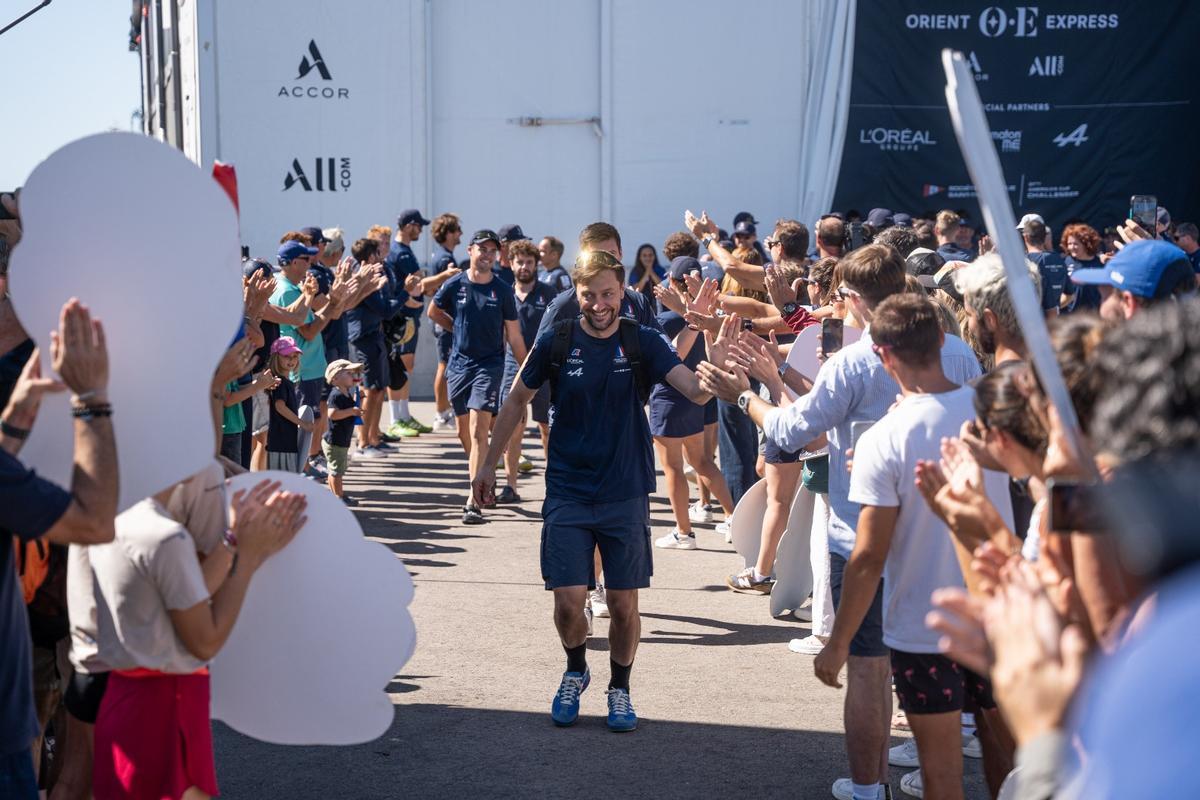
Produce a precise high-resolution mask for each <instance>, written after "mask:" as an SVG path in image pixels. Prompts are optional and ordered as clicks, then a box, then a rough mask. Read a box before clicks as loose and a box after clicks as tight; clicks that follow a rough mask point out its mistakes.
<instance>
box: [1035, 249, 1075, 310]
mask: <svg viewBox="0 0 1200 800" xmlns="http://www.w3.org/2000/svg"><path fill="white" fill-rule="evenodd" d="M1026 258H1028V259H1029V260H1030V261H1032V262H1033V263H1034V265H1036V266H1037V268H1038V273H1040V274H1041V276H1042V310H1044V311H1049V310H1050V309H1052V308H1058V300H1059V296H1060V295H1062V293H1063V288H1064V287H1065V286H1066V285H1067V262H1065V261H1063V257H1062V256H1060V255H1059V254H1058V253H1027V254H1026Z"/></svg>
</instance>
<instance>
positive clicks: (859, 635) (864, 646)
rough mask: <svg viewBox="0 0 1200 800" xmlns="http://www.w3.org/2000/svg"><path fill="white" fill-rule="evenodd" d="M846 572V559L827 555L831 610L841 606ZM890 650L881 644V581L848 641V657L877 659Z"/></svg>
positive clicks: (835, 555) (835, 554)
mask: <svg viewBox="0 0 1200 800" xmlns="http://www.w3.org/2000/svg"><path fill="white" fill-rule="evenodd" d="M845 572H846V559H844V558H842V557H841V556H839V555H838V554H837V553H830V554H829V590H830V591H831V592H832V594H833V610H834V611H837V608H838V606H840V605H841V604H842V579H843V577H844V575H845ZM891 652H892V650H891V648H890V647H888V646H887V645H886V644H884V643H883V579H882V578H880V580H879V588H878V589H876V590H875V599H874V600H872V601H871V607H870V608H869V609H867V615H866V616H865V617H863V621H862V624H861V625H859V626H858V630H857V631H855V632H854V638H853V639H851V640H850V655H852V656H860V657H862V658H877V657H880V656H887V655H891Z"/></svg>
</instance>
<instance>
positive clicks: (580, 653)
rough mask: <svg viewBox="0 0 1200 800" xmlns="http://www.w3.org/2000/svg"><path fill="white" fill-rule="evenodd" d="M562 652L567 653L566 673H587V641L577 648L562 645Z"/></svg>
mask: <svg viewBox="0 0 1200 800" xmlns="http://www.w3.org/2000/svg"><path fill="white" fill-rule="evenodd" d="M563 650H566V651H567V672H578V673H579V674H580V675H582V674H583V673H585V672H587V640H584V642H583V644H581V645H579V646H578V647H567V646H566V645H563Z"/></svg>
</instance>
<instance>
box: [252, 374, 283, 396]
mask: <svg viewBox="0 0 1200 800" xmlns="http://www.w3.org/2000/svg"><path fill="white" fill-rule="evenodd" d="M278 386H279V377H278V376H277V375H276V374H275V373H274V372H271V370H269V369H264V370H263V371H262V372H260V373H258V374H257V375H255V376H254V389H255V391H258V392H270V391H274V390H275V388H276V387H278Z"/></svg>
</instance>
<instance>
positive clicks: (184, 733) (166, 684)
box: [92, 670, 219, 800]
mask: <svg viewBox="0 0 1200 800" xmlns="http://www.w3.org/2000/svg"><path fill="white" fill-rule="evenodd" d="M95 748H96V757H95V762H94V765H93V770H92V791H93V794H94V796H95V797H96V800H109V799H110V798H113V800H115V799H116V798H122V800H178V798H179V797H180V796H182V795H183V793H184V792H185V791H187V789H188V788H189V787H191V786H195V787H196V788H198V789H200V790H202V791H204V792H207V793H208V794H210V795H216V794H218V793H219V790H218V789H217V772H216V767H215V765H214V763H213V745H212V725H211V722H210V719H209V677H208V671H207V670H202V671H201V672H198V673H193V674H191V675H166V674H163V673H161V672H153V671H151V670H133V671H128V672H127V671H124V670H119V671H115V672H113V673H112V674H111V675H110V676H109V679H108V688H107V689H106V690H105V692H104V700H103V701H102V702H101V703H100V714H99V716H98V717H97V718H96V732H95Z"/></svg>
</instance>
